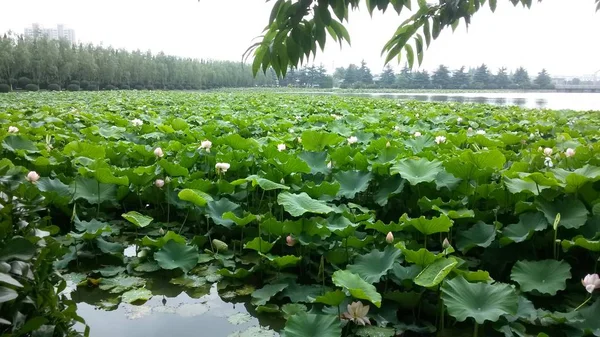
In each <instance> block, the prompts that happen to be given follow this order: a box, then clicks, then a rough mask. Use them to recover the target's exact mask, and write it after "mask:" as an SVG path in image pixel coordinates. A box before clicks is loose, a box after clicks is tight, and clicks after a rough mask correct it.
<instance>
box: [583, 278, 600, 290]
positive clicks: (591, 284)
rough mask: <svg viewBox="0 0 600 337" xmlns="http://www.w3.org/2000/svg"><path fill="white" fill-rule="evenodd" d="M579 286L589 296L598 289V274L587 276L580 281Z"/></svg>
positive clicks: (599, 280) (599, 286)
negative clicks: (581, 286)
mask: <svg viewBox="0 0 600 337" xmlns="http://www.w3.org/2000/svg"><path fill="white" fill-rule="evenodd" d="M581 284H583V286H584V287H585V290H587V292H588V293H590V294H591V293H593V292H594V290H596V289H600V277H599V276H598V274H588V275H586V276H585V277H584V278H583V279H582V280H581Z"/></svg>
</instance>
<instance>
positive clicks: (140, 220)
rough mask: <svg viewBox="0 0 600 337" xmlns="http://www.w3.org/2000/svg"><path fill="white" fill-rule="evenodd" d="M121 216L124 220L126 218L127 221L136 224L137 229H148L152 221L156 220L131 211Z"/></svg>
mask: <svg viewBox="0 0 600 337" xmlns="http://www.w3.org/2000/svg"><path fill="white" fill-rule="evenodd" d="M121 216H122V217H123V218H125V220H127V221H129V222H131V223H132V224H134V225H135V226H136V227H139V228H144V227H147V226H148V225H150V223H151V222H152V220H154V219H152V218H151V217H149V216H145V215H143V214H140V213H138V212H136V211H130V212H127V213H125V214H121Z"/></svg>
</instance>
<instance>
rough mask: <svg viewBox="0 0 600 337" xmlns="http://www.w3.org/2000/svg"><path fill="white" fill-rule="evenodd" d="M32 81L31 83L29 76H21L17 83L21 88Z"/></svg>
mask: <svg viewBox="0 0 600 337" xmlns="http://www.w3.org/2000/svg"><path fill="white" fill-rule="evenodd" d="M30 83H31V80H30V79H29V78H27V77H21V78H19V80H18V81H17V84H18V86H19V88H25V87H26V86H27V85H28V84H30Z"/></svg>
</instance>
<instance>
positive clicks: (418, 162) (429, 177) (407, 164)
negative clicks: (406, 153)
mask: <svg viewBox="0 0 600 337" xmlns="http://www.w3.org/2000/svg"><path fill="white" fill-rule="evenodd" d="M443 170H444V168H443V167H442V163H441V162H439V161H429V160H427V159H425V158H419V159H403V160H401V161H400V162H398V163H396V164H394V165H392V167H391V168H390V174H392V175H394V174H400V176H402V178H404V179H406V180H407V181H408V182H409V183H410V184H411V185H413V186H414V185H417V184H419V183H426V182H432V181H434V180H435V178H436V177H437V175H438V173H440V172H442V171H443Z"/></svg>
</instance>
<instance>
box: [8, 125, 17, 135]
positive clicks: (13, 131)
mask: <svg viewBox="0 0 600 337" xmlns="http://www.w3.org/2000/svg"><path fill="white" fill-rule="evenodd" d="M17 132H19V128H18V127H16V126H9V127H8V133H17Z"/></svg>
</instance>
